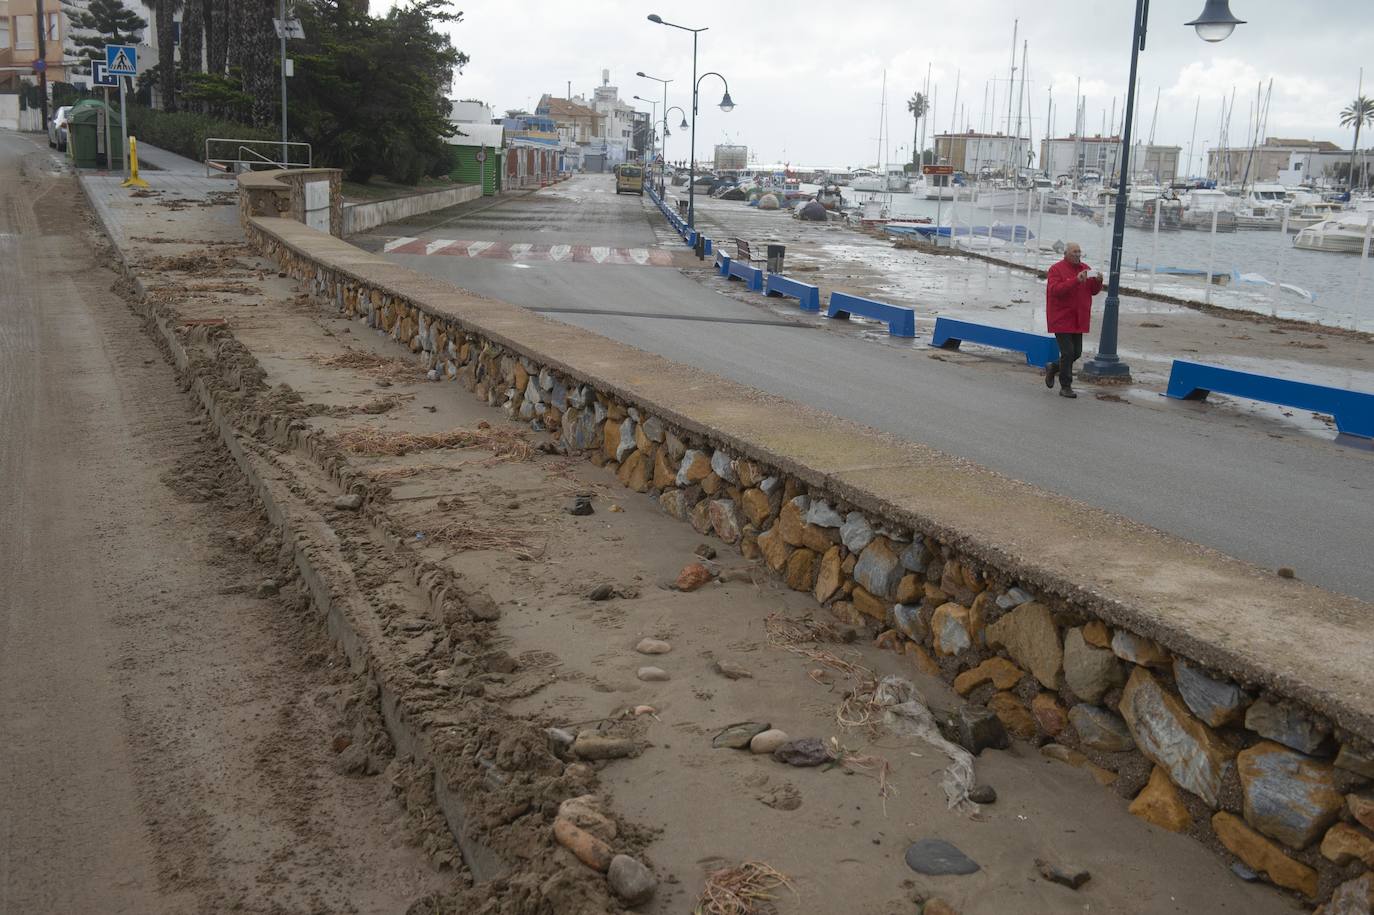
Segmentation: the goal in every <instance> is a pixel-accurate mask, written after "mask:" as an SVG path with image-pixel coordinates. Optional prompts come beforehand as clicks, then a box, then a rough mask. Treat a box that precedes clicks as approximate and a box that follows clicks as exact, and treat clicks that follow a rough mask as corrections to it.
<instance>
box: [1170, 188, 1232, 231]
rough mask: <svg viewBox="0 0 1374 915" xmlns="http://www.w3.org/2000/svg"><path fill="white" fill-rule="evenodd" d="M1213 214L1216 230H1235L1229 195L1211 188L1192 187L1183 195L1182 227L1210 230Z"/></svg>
mask: <svg viewBox="0 0 1374 915" xmlns="http://www.w3.org/2000/svg"><path fill="white" fill-rule="evenodd" d="M1214 215H1215V217H1216V226H1217V231H1218V232H1234V231H1236V211H1235V209H1234V204H1233V203H1232V198H1231V197H1229V196H1228V195H1226V194H1225V193H1223V192H1222V191H1218V190H1215V189H1212V188H1194V189H1193V190H1190V191H1188V193H1186V194H1184V195H1183V221H1182V223H1181V226H1182V228H1185V229H1194V230H1197V231H1202V232H1210V231H1211V229H1212V219H1213V216H1214Z"/></svg>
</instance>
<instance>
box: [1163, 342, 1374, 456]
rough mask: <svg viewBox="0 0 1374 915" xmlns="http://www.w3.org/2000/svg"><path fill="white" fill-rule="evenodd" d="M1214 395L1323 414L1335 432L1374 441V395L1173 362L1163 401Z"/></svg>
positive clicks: (1180, 361)
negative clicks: (1330, 422) (1224, 395)
mask: <svg viewBox="0 0 1374 915" xmlns="http://www.w3.org/2000/svg"><path fill="white" fill-rule="evenodd" d="M1213 391H1216V392H1217V393H1219V394H1230V395H1232V396H1234V397H1245V398H1248V399H1250V400H1262V401H1264V402H1265V403H1272V404H1279V405H1280V406H1285V407H1296V408H1298V409H1300V410H1311V411H1313V412H1314V413H1326V414H1328V415H1330V416H1332V417H1334V418H1335V420H1336V430H1337V431H1338V432H1341V433H1343V434H1345V435H1355V436H1359V437H1360V438H1367V439H1374V394H1370V393H1366V392H1364V391H1350V390H1346V389H1345V388H1332V387H1327V386H1326V385H1322V384H1312V383H1311V382H1307V381H1290V380H1289V379H1287V378H1275V377H1273V376H1272V375H1258V374H1256V373H1254V372H1241V371H1238V370H1236V369H1228V368H1222V367H1221V366H1219V365H1207V364H1206V363H1202V362H1188V361H1186V360H1183V359H1175V360H1174V364H1173V366H1172V367H1171V368H1170V370H1169V388H1168V390H1166V391H1165V392H1164V394H1165V396H1166V397H1172V398H1174V399H1175V400H1205V399H1206V398H1207V395H1208V394H1210V393H1211V392H1213Z"/></svg>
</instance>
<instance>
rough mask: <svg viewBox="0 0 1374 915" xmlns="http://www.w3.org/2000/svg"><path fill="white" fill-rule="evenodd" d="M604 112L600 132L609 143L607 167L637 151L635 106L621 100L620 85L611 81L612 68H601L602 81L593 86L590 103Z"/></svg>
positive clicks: (597, 111)
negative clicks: (613, 84) (635, 145)
mask: <svg viewBox="0 0 1374 915" xmlns="http://www.w3.org/2000/svg"><path fill="white" fill-rule="evenodd" d="M588 107H590V108H591V109H592V110H594V111H595V112H596V113H597V114H599V115H601V118H600V121H599V122H598V124H597V127H598V129H599V134H598V136H599V137H600V138H601V139H602V140H604V141H605V144H606V165H607V167H610V166H614V165H619V164H620V163H622V162H624V161H625V160H626V159H627V158H630V157H631V156H632V155H633V150H634V133H635V110H634V107H633V106H631V105H627V104H625V103H624V102H622V101H621V100H620V89H619V88H617V87H615V86H612V85H611V71H610V70H602V71H601V85H599V86H597V87H596V88H595V89H594V90H592V100H591V102H590V103H589V104H588Z"/></svg>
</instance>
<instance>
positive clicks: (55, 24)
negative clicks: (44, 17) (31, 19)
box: [48, 13, 62, 41]
mask: <svg viewBox="0 0 1374 915" xmlns="http://www.w3.org/2000/svg"><path fill="white" fill-rule="evenodd" d="M61 22H62V14H61V13H48V41H57V40H58V39H59V38H60V37H61V26H60V25H59V23H61Z"/></svg>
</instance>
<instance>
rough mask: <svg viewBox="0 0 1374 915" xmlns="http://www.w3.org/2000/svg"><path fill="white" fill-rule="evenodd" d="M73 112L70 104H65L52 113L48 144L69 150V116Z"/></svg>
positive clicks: (58, 148) (64, 150) (49, 123)
mask: <svg viewBox="0 0 1374 915" xmlns="http://www.w3.org/2000/svg"><path fill="white" fill-rule="evenodd" d="M71 113H72V109H71V106H70V105H63V106H62V107H61V108H59V109H57V110H56V111H54V112H53V113H52V119H51V120H49V121H48V145H49V146H51V147H52V148H53V149H57V150H61V151H63V152H66V150H67V126H68V125H67V117H68V115H70V114H71Z"/></svg>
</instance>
